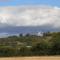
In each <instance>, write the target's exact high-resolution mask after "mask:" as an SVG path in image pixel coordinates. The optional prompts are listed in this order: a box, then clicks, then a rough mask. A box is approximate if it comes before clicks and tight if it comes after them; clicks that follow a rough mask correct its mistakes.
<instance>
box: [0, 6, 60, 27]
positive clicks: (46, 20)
mask: <svg viewBox="0 0 60 60" xmlns="http://www.w3.org/2000/svg"><path fill="white" fill-rule="evenodd" d="M0 23H1V24H0V25H1V26H5V25H10V26H44V25H48V26H52V27H54V28H59V27H60V8H58V7H47V6H40V7H39V6H36V7H35V6H26V7H17V6H16V7H0Z"/></svg>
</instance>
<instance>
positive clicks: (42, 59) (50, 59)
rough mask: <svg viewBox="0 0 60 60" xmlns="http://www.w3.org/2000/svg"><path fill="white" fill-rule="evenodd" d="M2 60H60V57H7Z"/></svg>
mask: <svg viewBox="0 0 60 60" xmlns="http://www.w3.org/2000/svg"><path fill="white" fill-rule="evenodd" d="M0 60H60V56H40V57H5V58H0Z"/></svg>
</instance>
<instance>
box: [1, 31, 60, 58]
mask: <svg viewBox="0 0 60 60" xmlns="http://www.w3.org/2000/svg"><path fill="white" fill-rule="evenodd" d="M41 55H44V56H45V55H60V32H52V33H50V32H47V33H44V34H43V36H36V35H26V36H22V35H20V36H9V37H7V38H0V57H1V56H41Z"/></svg>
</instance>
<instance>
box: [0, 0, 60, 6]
mask: <svg viewBox="0 0 60 60" xmlns="http://www.w3.org/2000/svg"><path fill="white" fill-rule="evenodd" d="M16 5H51V6H58V7H60V0H0V6H16Z"/></svg>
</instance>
